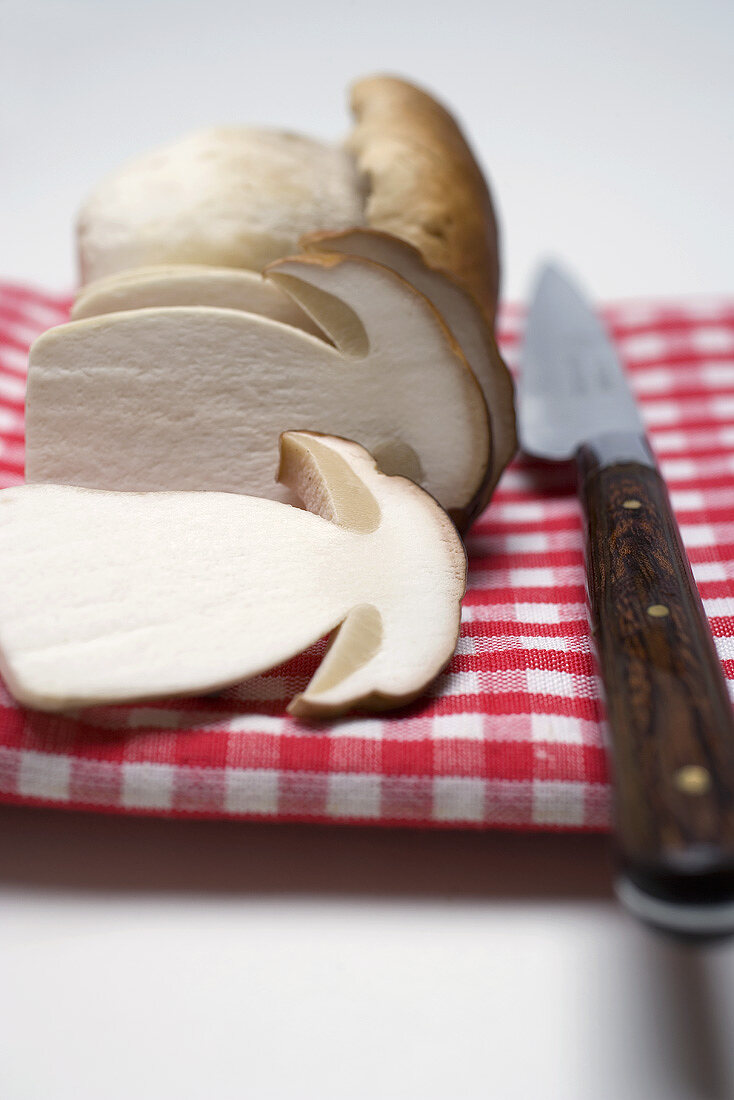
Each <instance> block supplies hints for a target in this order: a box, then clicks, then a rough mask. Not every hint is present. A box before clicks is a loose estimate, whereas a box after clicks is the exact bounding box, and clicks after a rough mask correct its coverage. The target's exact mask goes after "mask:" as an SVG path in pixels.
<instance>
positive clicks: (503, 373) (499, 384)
mask: <svg viewBox="0 0 734 1100" xmlns="http://www.w3.org/2000/svg"><path fill="white" fill-rule="evenodd" d="M301 245H302V246H303V247H304V248H305V249H306V250H307V251H314V252H338V253H343V254H347V255H353V256H363V257H364V258H365V259H367V260H373V261H374V262H375V263H381V264H385V265H386V266H387V267H389V268H391V269H392V270H393V271H396V272H397V273H398V275H402V277H403V278H404V279H406V280H407V281H408V282H409V283H410V284H411V286H414V287H415V289H416V290H419V291H420V292H421V294H425V296H426V298H428V300H429V302H431V303H432V304H433V305H434V306H435V307H436V309H437V310H438V312H439V313H440V314H441V317H442V318H443V320H444V321H445V322H446V324H447V325H448V327H449V328H450V330H451V333H452V335H453V336H454V338H455V340H456V341H457V343H458V344H459V347H460V348H461V350H462V351H463V353H464V355H465V356H466V359H467V361H468V363H469V366H470V367H471V369H472V370H473V371H474V374H475V376H476V379H477V381H478V382H479V385H480V386H481V387H482V392H483V393H484V397H485V400H486V402H487V408H488V410H489V419H490V424H491V426H492V462H491V465H490V469H489V475H488V478H487V481H486V484H485V487H484V490H483V492H482V494H481V496H480V498H479V499H478V500H477V502H476V511H477V513H478V512H479V511H481V509H482V508H483V507H484V506H485V505H486V504H487V503H488V502H489V498H490V497H491V495H492V492H493V490H494V488H495V485H496V484H497V482H498V481H499V478H500V475H501V473H502V471H503V470H504V468H505V467H506V466H507V464H508V463H509V462H510V460H511V459H512V457H513V455H514V454H515V451H516V450H517V432H516V426H515V407H514V387H513V383H512V376H511V375H510V372H509V370H508V369H507V367H506V365H505V363H504V360H503V359H502V356H501V354H500V351H499V348H498V347H497V343H496V341H495V338H494V334H493V332H492V329H491V327H490V325H489V324H488V322H487V320H486V318H485V317H484V315H483V314H482V311H481V310H480V309H479V306H478V305H477V303H476V301H475V299H474V298H473V296H472V295H471V294H470V293H469V292H468V291H467V290H465V289H464V288H463V287H462V286H459V284H458V283H457V282H456V281H455V279H453V278H452V277H451V276H450V275H448V274H447V273H446V272H445V271H442V270H440V269H438V268H435V267H431V266H430V265H429V264H428V263H427V262H426V260H425V259H424V257H423V256H422V254H421V253H420V252H419V251H418V249H417V248H414V247H413V246H412V245H410V244H408V243H407V241H403V240H399V239H398V238H397V237H394V236H393V235H392V234H390V233H382V232H380V231H379V230H376V229H360V228H357V229H345V230H343V231H341V232H338V233H331V232H324V233H310V234H308V235H307V236H306V237H304V238H303V239H302V241H301Z"/></svg>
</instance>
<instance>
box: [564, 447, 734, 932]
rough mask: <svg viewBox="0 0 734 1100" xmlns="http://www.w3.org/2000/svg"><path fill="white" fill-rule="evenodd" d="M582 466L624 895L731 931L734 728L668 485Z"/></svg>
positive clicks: (651, 476) (626, 468) (652, 473)
mask: <svg viewBox="0 0 734 1100" xmlns="http://www.w3.org/2000/svg"><path fill="white" fill-rule="evenodd" d="M578 465H579V473H580V478H579V484H580V493H581V499H582V502H583V505H584V508H585V510H586V514H587V518H588V544H587V583H588V593H589V603H590V606H591V614H592V627H593V632H594V636H595V640H596V645H597V650H598V654H599V659H600V664H601V670H602V678H603V681H604V685H605V690H606V700H607V711H608V716H609V727H610V736H611V750H612V753H611V755H612V771H613V779H614V792H615V819H616V834H617V842H618V847H619V860H620V872H621V875H622V878H623V889H626V890H628V891H629V890H631V891H632V894H633V895H634V897H635V898H636V899H637V901H639V900H640V899H642V901H643V904H642V906H641V908H642V910H643V912H641V913H639V914H638V915H641V916H643V917H645V916H647V917H648V918H649V919H650V920H651V922H652V923H653V924H655V923H658V924H662V925H664V926H668V927H674V928H675V926H676V919H677V918H676V917H674V918H673V923H672V925H671V924H670V921H668V920H667V917H666V913H668V914H669V913H671V912H674V911H675V912H676V913H677V914H678V916H680V915H681V914H683V916H682V918H681V920H680V921H678V925H679V926H680V927H679V928H678V930H679V931H681V932H683V933H686V934H687V933H695V932H697V931H701V932H706V930H707V928H708V930H709V931H711V927H710V926H709V925H708V924H707V922H706V920H705V919H704V920H703V922H699V921H698V920H697V918H696V912H697V911H698V909H699V907H701V906H704V907H706V912H708V913H712V912H715V913H717V914H718V917H717V918H716V920H714V922H713V923H714V925H716V928H717V929H718V932H717V934H720V933H722V932H724V933H726V932H731V931H734V718H733V716H732V705H731V702H730V700H729V695H728V691H727V686H726V681H725V679H724V676H723V673H722V669H721V665H720V663H719V660H718V656H717V653H716V649H715V646H714V642H713V638H712V636H711V632H710V630H709V626H708V623H707V621H706V616H705V613H704V610H703V605H702V603H701V599H700V597H699V595H698V591H697V589H696V585H695V582H694V580H693V575H692V573H691V567H690V565H689V563H688V558H687V557H686V553H685V550H684V549H683V545H682V542H681V537H680V533H679V531H678V527H677V524H676V522H675V519H674V517H673V513H672V510H671V506H670V500H669V498H668V494H667V491H666V488H665V484H664V482H663V480H662V478H661V476H660V474H659V472H658V471H657V469H656V468H654V465H653V464H652V463H650V464H649V465H646V464H644V463H641V462H634V461H630V462H624V461H623V462H619V463H616V464H613V465H603V464H600V462H599V460H598V457H597V456H596V455H595V454H594V453H593V452H592V451H591V450H590V449H585V448H582V450H581V451H580V452H579V455H578ZM620 893H621V894H622V892H621V891H620ZM623 900H624V897H623ZM648 900H649V901H650V904H649V905H648V904H647V901H648ZM666 906H667V909H666ZM711 906H714V907H715V909H713V910H712V909H711V908H710V907H711ZM632 907H633V908H634V905H633V906H632ZM638 908H640V906H638ZM656 913H657V914H658V916H659V917H660V920H657V919H656V918H655V914H656ZM689 917H690V919H688V918H689ZM722 925H723V926H722ZM728 925H730V927H727V926H728Z"/></svg>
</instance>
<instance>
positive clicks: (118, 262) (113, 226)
mask: <svg viewBox="0 0 734 1100" xmlns="http://www.w3.org/2000/svg"><path fill="white" fill-rule="evenodd" d="M363 206H364V203H363V198H362V189H361V186H360V182H359V177H358V173H357V168H356V166H355V164H354V160H353V158H352V157H351V156H350V155H349V153H347V152H346V150H344V149H342V148H340V147H339V146H336V145H329V144H327V143H325V142H322V141H315V140H313V139H311V138H307V137H301V136H299V135H297V134H291V133H285V132H280V131H272V130H259V129H256V128H252V127H220V128H215V129H211V130H202V131H199V132H197V133H194V134H189V135H187V136H186V137H184V138H182V139H181V140H180V141H177V142H174V143H172V144H171V145H167V146H165V147H164V148H161V149H156V150H154V151H152V152H150V153H147V154H145V155H144V156H142V157H139V158H138V159H136V160H134V161H132V162H131V163H129V164H127V165H125V166H123V167H122V168H121V169H119V170H118V171H117V172H114V173H113V174H112V175H111V176H109V177H108V178H107V179H106V180H103V181H102V183H100V184H99V186H98V187H96V188H95V190H94V192H93V193H92V194H91V195H90V196H89V198H88V199H87V201H86V203H85V204H84V206H83V208H82V210H81V212H80V215H79V221H78V227H77V232H78V245H79V266H80V270H81V277H82V282H85V283H86V282H90V281H91V280H93V279H99V278H100V277H102V276H103V275H110V274H112V273H113V272H116V271H123V270H125V269H126V268H131V267H140V266H141V265H148V264H179V263H184V264H192V263H193V264H214V265H218V266H222V267H245V268H250V269H252V270H253V271H261V270H262V269H263V267H264V266H265V265H266V264H267V263H270V261H271V260H276V259H279V258H280V257H281V256H287V255H288V254H289V253H291V252H293V251H295V248H296V245H297V242H298V238H299V237H300V236H302V234H304V233H308V232H309V231H310V230H313V229H344V228H346V227H347V226H349V225H359V224H360V223H361V222H362V221H363Z"/></svg>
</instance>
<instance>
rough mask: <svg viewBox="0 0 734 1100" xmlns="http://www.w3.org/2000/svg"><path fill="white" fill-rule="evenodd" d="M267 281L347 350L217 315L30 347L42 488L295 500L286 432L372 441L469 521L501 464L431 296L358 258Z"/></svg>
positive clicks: (146, 319) (155, 319) (292, 267)
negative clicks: (279, 480) (281, 451)
mask: <svg viewBox="0 0 734 1100" xmlns="http://www.w3.org/2000/svg"><path fill="white" fill-rule="evenodd" d="M267 276H268V278H269V279H270V281H272V282H273V283H274V284H275V285H277V286H278V287H279V288H280V289H281V290H283V291H285V292H286V293H287V294H288V295H289V296H290V297H291V298H292V299H293V300H294V301H296V302H297V303H298V304H299V305H300V306H301V308H302V309H304V310H305V311H306V312H307V313H309V314H310V316H311V317H312V319H313V320H314V321H315V322H316V323H317V324H318V325H320V327H321V328H322V329H323V331H324V332H325V333H326V335H327V336H328V337H329V338H330V339H331V340H333V342H334V345H335V346H334V347H332V346H330V345H329V344H327V343H326V342H325V341H323V340H320V339H317V338H316V337H314V336H310V335H309V334H308V333H305V332H302V331H300V330H298V329H296V328H292V327H290V326H288V325H282V324H279V323H278V322H277V321H271V320H269V319H268V318H266V317H259V316H257V315H256V314H252V313H243V312H238V311H236V310H227V309H214V308H212V307H208V306H207V307H197V308H194V307H190V308H189V307H187V308H184V307H180V308H170V309H142V310H131V311H129V312H125V313H110V314H106V315H104V316H102V317H92V318H89V319H88V320H84V321H72V322H71V323H70V324H68V325H61V326H59V327H58V328H54V329H51V330H50V331H49V332H47V333H45V334H44V335H43V336H41V337H40V338H39V339H38V340H37V341H36V343H35V344H34V345H33V348H32V349H31V355H30V369H29V380H28V400H27V411H26V433H27V447H26V477H27V479H28V481H32V482H33V481H36V482H37V481H44V482H55V483H57V484H68V485H84V486H87V487H89V488H100V489H133V490H142V491H145V490H160V489H213V490H225V491H229V492H241V493H250V494H252V495H254V496H266V497H273V498H275V499H281V500H282V499H286V500H287V499H290V498H289V497H288V496H287V494H286V492H285V490H284V489H283V488H282V487H279V486H277V485H276V484H275V482H274V476H273V472H274V470H275V469H276V466H277V457H278V437H279V435H280V433H281V432H282V431H285V430H290V429H304V430H310V431H320V432H325V433H327V434H329V435H340V436H344V437H345V438H348V439H353V440H355V441H356V442H358V443H361V444H362V445H363V446H364V447H366V448H367V449H368V450H369V451H370V452H371V453H372V454H373V455H374V457H375V458H376V459H377V461H378V463H379V464H380V466H381V468H382V469H383V471H384V472H385V473H389V474H392V473H396V474H403V475H405V476H408V477H411V478H412V479H413V480H414V481H417V482H418V483H419V484H421V485H422V486H423V487H424V488H425V489H427V490H428V492H430V493H431V494H432V495H433V496H434V497H436V499H437V500H438V501H439V503H440V504H442V505H443V507H444V508H445V509H446V510H447V511H452V512H454V513H455V514H456V515H457V516H460V515H461V514H463V512H464V510H465V509H466V508H467V507H468V506H469V505H470V504H471V502H472V501H473V500H474V498H475V495H476V494H477V492H478V491H479V488H480V487H481V485H482V483H483V481H484V477H485V473H486V470H487V466H488V462H489V448H490V436H489V424H488V418H487V407H486V404H485V402H484V398H483V396H482V392H481V390H480V388H479V386H478V384H477V382H476V379H475V378H474V375H473V373H472V371H471V370H470V368H469V366H468V364H467V362H466V360H465V358H464V356H463V355H462V354H461V351H460V350H459V348H458V345H457V344H456V343H455V341H454V340H453V338H452V337H451V334H450V333H449V331H448V329H447V328H446V326H445V324H444V323H443V321H442V320H441V318H440V316H439V314H438V313H437V312H436V310H435V309H434V308H433V306H432V305H431V304H430V302H429V301H428V299H427V298H425V297H424V296H423V295H422V294H420V293H419V292H418V291H416V290H415V289H414V288H413V287H412V286H410V284H409V283H407V282H406V281H405V280H404V279H401V278H400V276H399V275H396V274H395V273H394V272H393V271H390V270H389V269H388V268H386V267H383V266H381V265H379V264H375V263H372V262H371V261H369V260H365V259H362V258H360V257H356V256H339V255H336V254H333V255H330V256H303V257H299V258H296V259H291V260H281V261H279V262H278V263H277V264H275V265H273V266H272V267H271V268H270V269H269V270H268V272H267Z"/></svg>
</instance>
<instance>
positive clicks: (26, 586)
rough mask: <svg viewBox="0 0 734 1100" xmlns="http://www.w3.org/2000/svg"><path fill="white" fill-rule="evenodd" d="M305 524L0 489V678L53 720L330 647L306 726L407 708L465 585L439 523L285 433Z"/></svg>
mask: <svg viewBox="0 0 734 1100" xmlns="http://www.w3.org/2000/svg"><path fill="white" fill-rule="evenodd" d="M280 476H281V478H282V479H283V480H284V481H286V482H287V483H288V484H290V485H291V486H292V488H293V490H294V491H295V492H296V493H298V494H299V496H300V497H301V499H302V500H303V503H304V504H305V506H306V508H307V509H308V511H303V510H301V509H298V508H292V507H289V506H288V505H284V504H279V503H277V502H275V501H272V500H262V499H258V498H255V497H246V496H242V495H238V494H234V493H110V492H100V491H94V490H88V489H79V488H75V487H70V486H61V485H24V486H18V487H16V488H12V489H5V490H3V491H2V492H0V671H2V674H3V677H4V679H5V681H6V683H7V685H8V687H9V689H10V690H11V691H12V693H13V694H14V695H15V696H16V698H17V699H19V700H20V701H21V702H23V703H26V704H28V705H29V706H33V707H37V708H40V709H42V710H49V711H58V710H64V709H68V708H70V707H84V706H90V705H93V704H101V703H123V702H133V701H136V700H142V699H150V698H154V697H157V696H166V695H172V694H184V693H186V694H194V693H199V692H205V691H211V690H215V689H217V688H221V687H225V686H227V685H229V684H233V683H236V682H237V681H239V680H242V679H244V678H246V677H248V676H252V675H255V674H256V673H259V672H262V671H264V670H265V669H268V668H271V667H272V666H274V665H277V664H279V663H281V662H282V661H284V660H286V659H287V658H289V657H291V656H293V655H294V654H296V653H299V652H300V651H301V650H303V649H305V648H306V647H307V646H309V645H311V644H312V643H313V642H315V641H316V640H317V639H319V638H321V637H322V636H323V635H325V634H326V633H328V632H329V631H333V630H336V631H337V633H336V635H335V637H334V640H333V643H332V645H331V647H330V648H329V650H328V651H327V654H326V656H325V658H324V660H323V661H322V663H321V665H320V667H319V669H318V671H317V672H316V674H315V676H314V677H313V679H312V681H311V683H310V684H309V686H308V687H307V689H306V691H305V692H304V693H303V694H302V695H299V696H297V697H296V698H295V699H294V700H293V701H292V703H291V705H290V708H289V709H290V710H291V712H292V713H294V714H297V715H304V716H319V715H336V714H340V713H342V712H344V711H346V710H348V709H351V708H353V707H357V706H364V707H374V708H379V707H386V706H394V705H398V704H402V703H405V702H407V701H409V700H410V699H413V698H414V697H415V696H417V695H419V694H420V693H421V692H422V691H423V690H424V689H425V687H426V686H427V684H428V683H430V681H431V680H432V679H433V678H434V677H435V676H436V675H437V673H438V672H439V671H440V670H441V669H442V668H443V666H444V665H445V664H446V663H447V661H448V660H449V659H450V657H451V654H452V653H453V650H454V647H455V645H456V639H457V636H458V631H459V623H460V604H461V598H462V596H463V593H464V587H465V581H466V562H465V557H464V551H463V548H462V545H461V541H460V539H459V537H458V535H457V533H456V531H455V529H454V528H453V525H452V524H451V522H450V520H449V519H448V517H447V516H446V515H445V514H444V513H443V512H442V510H441V509H440V508H439V507H438V505H437V504H436V503H435V501H433V500H432V499H431V498H430V497H429V496H428V495H427V494H426V493H424V492H422V491H421V490H420V489H418V488H417V487H416V486H415V485H414V484H413V483H412V482H409V481H407V480H406V479H404V478H392V477H386V476H385V475H384V474H381V473H380V472H379V471H378V469H377V468H376V466H375V463H374V460H373V459H372V458H371V457H370V455H369V454H367V453H366V452H365V451H364V450H363V449H362V448H361V447H359V446H357V445H356V444H354V443H350V442H347V441H346V440H341V439H334V438H330V437H323V436H322V437H319V436H316V435H313V434H310V433H292V432H288V433H286V434H285V435H284V436H283V440H282V452H281V467H280Z"/></svg>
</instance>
